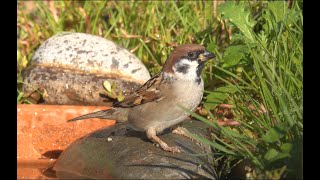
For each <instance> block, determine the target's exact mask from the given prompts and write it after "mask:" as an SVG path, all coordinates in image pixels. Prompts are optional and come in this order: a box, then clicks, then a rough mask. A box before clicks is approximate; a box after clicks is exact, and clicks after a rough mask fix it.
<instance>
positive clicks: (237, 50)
mask: <svg viewBox="0 0 320 180" xmlns="http://www.w3.org/2000/svg"><path fill="white" fill-rule="evenodd" d="M247 51H248V49H247V46H245V45H236V46H229V47H228V48H227V50H226V51H225V52H224V57H223V59H224V63H225V64H224V67H230V66H234V65H237V64H238V63H239V62H240V60H241V59H243V57H244V54H245V53H246V52H247Z"/></svg>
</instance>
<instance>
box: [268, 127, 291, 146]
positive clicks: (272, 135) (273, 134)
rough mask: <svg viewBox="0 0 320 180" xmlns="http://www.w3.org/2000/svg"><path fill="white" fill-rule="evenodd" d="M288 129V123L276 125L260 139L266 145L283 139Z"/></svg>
mask: <svg viewBox="0 0 320 180" xmlns="http://www.w3.org/2000/svg"><path fill="white" fill-rule="evenodd" d="M289 129H290V125H289V124H288V123H282V124H278V125H276V126H275V127H273V128H271V129H270V130H269V131H268V132H267V133H266V134H265V135H263V136H262V139H263V140H264V141H265V142H267V143H273V142H276V141H278V140H279V139H280V138H281V137H283V136H284V135H285V134H286V132H287V131H288V130H289Z"/></svg>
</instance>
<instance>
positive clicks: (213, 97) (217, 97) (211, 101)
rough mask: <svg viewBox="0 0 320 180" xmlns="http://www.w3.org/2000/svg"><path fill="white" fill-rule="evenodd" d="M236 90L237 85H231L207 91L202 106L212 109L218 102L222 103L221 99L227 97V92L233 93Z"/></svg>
mask: <svg viewBox="0 0 320 180" xmlns="http://www.w3.org/2000/svg"><path fill="white" fill-rule="evenodd" d="M237 91H238V89H237V87H236V86H232V85H227V86H223V87H219V88H217V89H216V90H214V91H213V92H211V93H209V95H208V96H207V99H206V101H205V103H204V106H205V107H206V108H208V109H213V108H215V107H216V106H217V105H218V104H221V103H223V101H224V100H226V99H227V98H228V97H229V96H228V94H234V93H236V92H237Z"/></svg>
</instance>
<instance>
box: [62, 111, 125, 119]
mask: <svg viewBox="0 0 320 180" xmlns="http://www.w3.org/2000/svg"><path fill="white" fill-rule="evenodd" d="M89 118H100V119H114V120H116V121H117V122H125V121H128V109H126V108H112V109H108V110H102V111H97V112H93V113H89V114H85V115H82V116H79V117H76V118H73V119H70V120H68V121H67V122H72V121H78V120H84V119H89Z"/></svg>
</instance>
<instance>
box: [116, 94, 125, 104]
mask: <svg viewBox="0 0 320 180" xmlns="http://www.w3.org/2000/svg"><path fill="white" fill-rule="evenodd" d="M124 98H125V96H123V94H122V91H120V92H119V94H118V96H117V99H118V101H119V102H121V101H122V100H123V99H124Z"/></svg>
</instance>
